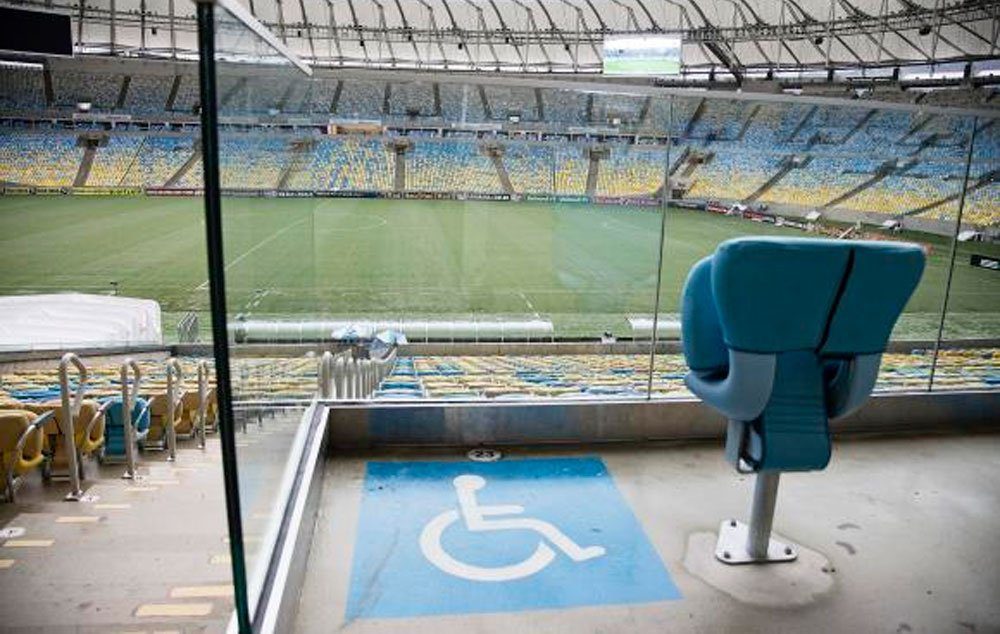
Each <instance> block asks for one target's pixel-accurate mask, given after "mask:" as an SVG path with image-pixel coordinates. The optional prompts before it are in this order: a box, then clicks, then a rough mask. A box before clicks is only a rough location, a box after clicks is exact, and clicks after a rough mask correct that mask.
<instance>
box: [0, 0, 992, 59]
mask: <svg viewBox="0 0 1000 634" xmlns="http://www.w3.org/2000/svg"><path fill="white" fill-rule="evenodd" d="M4 1H5V0H0V2H4ZM239 2H240V3H241V4H243V5H244V6H246V7H247V8H248V9H249V10H250V11H251V12H252V13H253V14H254V15H255V16H256V17H257V18H258V19H259V20H260V21H262V22H264V23H265V24H266V25H267V26H269V27H270V28H271V29H272V30H273V32H274V33H276V34H277V35H278V36H279V37H280V38H282V39H283V40H284V41H285V43H286V44H287V45H288V47H289V48H290V49H292V50H293V51H295V52H296V53H297V54H299V55H300V56H301V57H302V58H304V59H306V60H310V61H311V62H312V63H314V64H317V65H324V66H331V65H332V66H367V67H390V68H427V69H436V70H440V69H450V70H486V71H496V70H500V71H514V72H593V71H597V70H599V69H600V66H601V45H602V42H603V40H604V38H605V37H606V36H608V35H611V34H636V33H640V34H674V35H679V36H680V37H682V39H683V42H684V44H683V63H684V66H685V68H686V69H688V70H691V71H698V70H701V71H705V70H709V69H718V70H721V71H723V72H724V71H726V70H731V71H737V72H746V71H753V70H768V71H777V72H779V73H780V72H782V71H784V70H796V69H798V70H801V69H807V68H816V69H824V70H826V69H829V68H857V67H875V66H887V67H891V66H899V65H903V64H907V65H909V64H923V65H938V64H942V63H949V62H959V61H961V62H967V61H970V60H983V59H988V58H996V57H998V56H1000V51H998V39H1000V37H998V36H1000V0H979V1H975V0H965V1H962V0H959V1H955V0H239ZM31 5H36V6H37V7H38V8H43V9H46V10H53V9H55V10H60V11H65V12H68V13H70V14H71V15H72V16H73V18H74V30H75V33H74V37H75V39H76V42H77V46H78V50H81V51H85V52H94V53H107V52H110V51H114V52H115V53H116V54H125V55H139V56H146V55H152V56H174V55H179V56H183V55H186V54H190V53H192V52H193V51H194V50H196V41H195V34H194V19H193V14H194V4H193V3H192V2H191V1H190V0H86V2H82V1H81V0H26V1H22V2H18V3H17V4H16V6H20V7H30V6H31ZM11 6H15V5H14V4H13V3H11Z"/></svg>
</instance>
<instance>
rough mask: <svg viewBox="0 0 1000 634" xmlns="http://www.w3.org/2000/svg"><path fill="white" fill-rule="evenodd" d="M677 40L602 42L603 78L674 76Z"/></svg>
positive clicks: (677, 68)
mask: <svg viewBox="0 0 1000 634" xmlns="http://www.w3.org/2000/svg"><path fill="white" fill-rule="evenodd" d="M680 72H681V38H679V37H666V36H652V37H609V38H606V39H605V40H604V74H605V75H677V74H679V73H680Z"/></svg>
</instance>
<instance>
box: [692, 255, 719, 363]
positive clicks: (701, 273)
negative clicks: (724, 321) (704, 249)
mask: <svg viewBox="0 0 1000 634" xmlns="http://www.w3.org/2000/svg"><path fill="white" fill-rule="evenodd" d="M681 343H682V344H683V346H684V359H685V361H686V362H687V364H688V367H689V368H691V369H692V370H693V371H695V372H699V373H706V372H723V373H724V372H725V370H726V364H727V363H728V362H729V353H728V350H727V348H726V343H725V341H724V340H723V338H722V326H721V325H720V323H719V313H718V310H717V309H716V306H715V298H714V296H713V294H712V258H711V257H707V258H704V259H703V260H701V261H700V262H698V263H697V264H695V265H694V268H692V269H691V273H690V274H688V278H687V281H686V282H685V283H684V292H683V294H682V297H681Z"/></svg>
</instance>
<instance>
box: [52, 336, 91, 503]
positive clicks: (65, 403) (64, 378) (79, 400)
mask: <svg viewBox="0 0 1000 634" xmlns="http://www.w3.org/2000/svg"><path fill="white" fill-rule="evenodd" d="M70 364H73V365H74V366H75V367H76V369H77V371H78V372H79V373H80V379H79V380H78V381H77V384H76V392H75V393H74V395H73V401H72V404H71V403H70V396H69V366H70ZM87 378H88V374H87V366H85V365H84V364H83V361H80V357H78V356H76V355H75V354H73V353H72V352H67V353H66V354H64V355H63V357H62V359H61V360H60V361H59V395H60V400H61V405H62V425H61V427H62V432H63V434H64V435H65V437H66V438H65V440H64V443H65V451H66V454H67V455H66V459H67V460H69V482H70V491H69V493H68V494H67V495H66V499H67V500H70V501H73V502H76V501H79V500H80V498H81V497H82V496H83V490H82V489H81V487H80V464H79V460H78V459H77V452H76V434H75V433H74V429H73V424H74V419H75V418H76V416H77V415H78V414H79V413H80V407H81V406H82V405H83V395H84V393H85V392H86V385H87Z"/></svg>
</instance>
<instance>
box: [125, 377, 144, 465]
mask: <svg viewBox="0 0 1000 634" xmlns="http://www.w3.org/2000/svg"><path fill="white" fill-rule="evenodd" d="M129 368H132V374H133V376H134V377H135V378H134V379H133V380H132V388H131V389H129V385H128V374H129V372H128V371H129ZM120 376H121V383H122V433H123V434H124V436H125V473H123V474H122V478H124V479H126V480H134V479H135V426H134V423H133V421H132V404H133V403H134V402H135V401H134V397H137V396H138V395H139V382H140V381H141V380H142V371H141V370H139V364H138V363H136V362H135V361H133V360H132V359H125V363H123V364H122V369H121V374H120Z"/></svg>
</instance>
